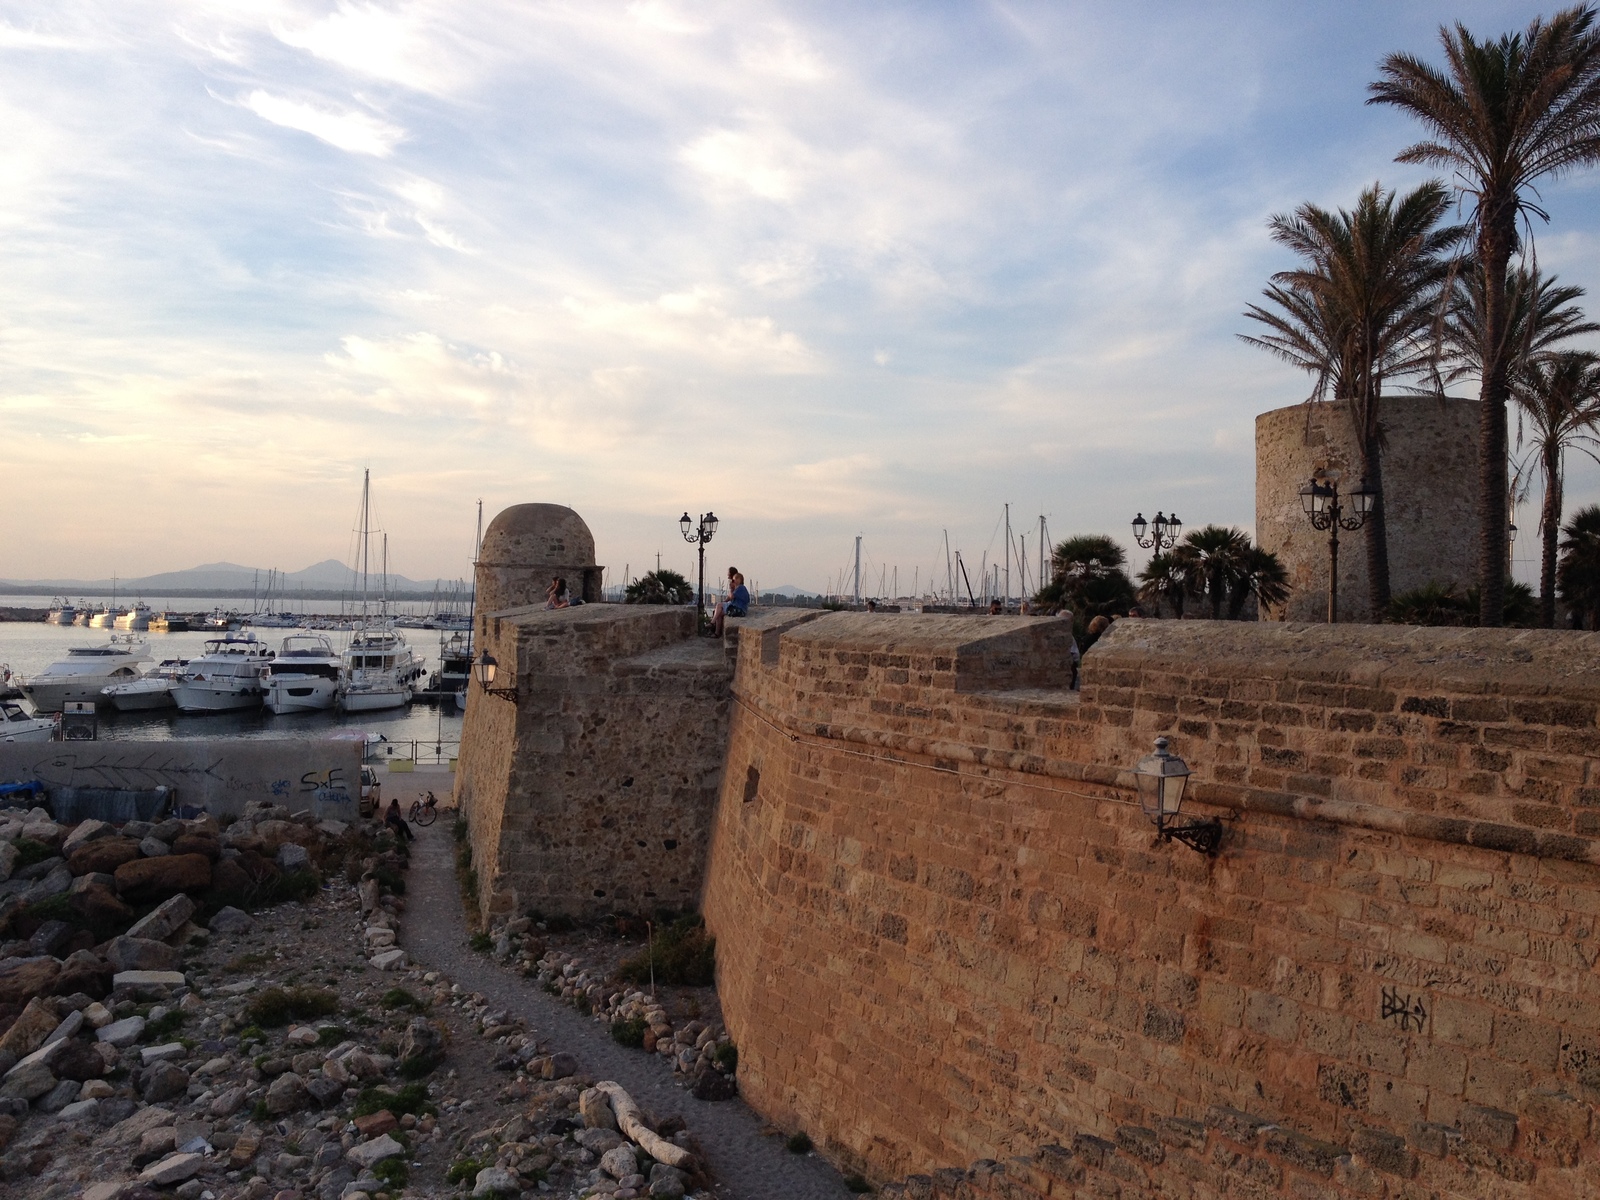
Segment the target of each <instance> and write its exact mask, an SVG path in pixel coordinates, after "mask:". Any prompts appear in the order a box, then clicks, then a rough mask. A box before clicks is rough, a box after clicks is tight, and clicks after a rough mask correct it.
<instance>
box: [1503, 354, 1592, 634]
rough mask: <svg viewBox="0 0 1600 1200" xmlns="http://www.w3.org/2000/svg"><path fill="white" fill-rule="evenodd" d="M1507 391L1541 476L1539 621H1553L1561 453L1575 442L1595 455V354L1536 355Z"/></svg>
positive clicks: (1559, 512) (1547, 626)
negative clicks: (1525, 425) (1523, 420)
mask: <svg viewBox="0 0 1600 1200" xmlns="http://www.w3.org/2000/svg"><path fill="white" fill-rule="evenodd" d="M1511 394H1512V396H1513V397H1514V398H1515V399H1516V402H1517V405H1518V407H1519V408H1520V409H1521V410H1522V412H1523V414H1524V415H1525V416H1526V417H1527V419H1528V422H1529V424H1530V425H1531V426H1532V429H1533V432H1532V436H1531V437H1530V439H1529V440H1530V442H1531V443H1532V447H1531V448H1532V451H1533V453H1534V454H1535V455H1536V456H1537V458H1538V460H1539V467H1540V471H1541V473H1542V474H1543V476H1544V505H1543V508H1542V510H1541V511H1540V514H1539V536H1540V539H1541V541H1542V545H1543V553H1542V554H1541V556H1540V560H1539V623H1540V624H1541V625H1543V626H1544V627H1545V628H1546V629H1549V628H1552V627H1553V626H1554V625H1555V623H1556V538H1557V535H1558V534H1559V532H1560V529H1561V493H1562V484H1563V477H1562V462H1561V460H1562V458H1563V456H1564V454H1565V452H1566V450H1567V449H1568V448H1569V447H1577V448H1578V449H1580V450H1582V451H1583V452H1584V453H1585V454H1587V455H1588V456H1589V457H1590V458H1592V459H1594V460H1595V461H1596V462H1600V455H1597V454H1596V453H1595V448H1596V447H1600V437H1597V436H1596V430H1597V429H1600V355H1595V354H1590V353H1585V352H1583V351H1578V350H1569V351H1566V352H1564V353H1560V354H1551V355H1548V356H1546V357H1542V358H1536V359H1534V360H1533V361H1532V362H1529V363H1526V364H1524V365H1523V367H1522V369H1521V370H1519V371H1518V372H1517V374H1516V375H1515V377H1513V379H1512V384H1511Z"/></svg>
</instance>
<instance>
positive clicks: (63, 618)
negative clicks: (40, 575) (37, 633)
mask: <svg viewBox="0 0 1600 1200" xmlns="http://www.w3.org/2000/svg"><path fill="white" fill-rule="evenodd" d="M77 619H78V610H77V608H75V607H74V606H73V603H72V601H70V600H68V599H66V598H64V597H61V596H57V597H56V598H55V599H54V600H53V601H52V602H51V604H50V612H49V615H47V616H46V617H45V619H44V623H45V624H46V625H71V624H72V623H73V622H74V621H76V620H77Z"/></svg>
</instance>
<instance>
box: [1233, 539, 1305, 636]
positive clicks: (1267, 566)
mask: <svg viewBox="0 0 1600 1200" xmlns="http://www.w3.org/2000/svg"><path fill="white" fill-rule="evenodd" d="M1289 591H1290V588H1289V572H1288V571H1287V570H1285V569H1284V566H1283V563H1282V562H1281V561H1279V559H1278V556H1277V555H1276V554H1274V553H1273V552H1272V551H1271V550H1263V549H1262V548H1261V547H1260V546H1250V547H1248V548H1247V549H1246V550H1245V552H1244V554H1243V555H1242V556H1241V558H1240V561H1239V567H1238V571H1237V573H1236V574H1235V575H1234V577H1233V588H1232V591H1231V592H1230V594H1229V598H1228V618H1229V619H1230V620H1233V621H1237V620H1238V619H1239V618H1240V616H1241V615H1242V614H1243V613H1244V606H1245V604H1246V602H1247V601H1249V599H1250V597H1251V596H1254V597H1255V598H1256V604H1257V606H1258V607H1259V608H1260V610H1261V611H1262V612H1265V611H1266V610H1267V609H1269V608H1275V607H1277V606H1278V605H1280V604H1282V603H1283V602H1284V601H1285V600H1287V599H1288V598H1289Z"/></svg>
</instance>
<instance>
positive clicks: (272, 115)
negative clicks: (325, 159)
mask: <svg viewBox="0 0 1600 1200" xmlns="http://www.w3.org/2000/svg"><path fill="white" fill-rule="evenodd" d="M241 103H242V104H243V105H244V106H245V107H246V108H248V109H249V110H250V111H251V112H253V113H255V114H256V116H258V117H260V118H261V119H262V120H263V121H271V122H272V123H273V124H274V125H282V126H283V127H284V128H285V129H298V130H299V131H300V132H301V133H309V134H310V135H311V136H312V137H314V138H317V139H318V140H320V141H324V142H327V143H328V145H330V146H334V147H336V148H338V149H340V150H347V151H349V152H350V153H351V154H370V155H372V156H373V157H375V158H387V157H388V156H389V155H390V154H391V153H393V151H394V148H395V146H396V145H398V144H399V142H400V141H401V139H402V138H404V137H405V130H404V129H401V128H400V127H399V126H397V125H391V124H389V122H387V121H384V120H381V119H379V118H377V117H374V116H372V115H371V114H370V113H364V112H359V111H355V110H351V109H333V108H328V107H326V106H323V105H319V104H313V103H309V102H307V101H304V100H290V99H288V98H287V97H284V96H274V95H273V94H272V93H271V92H268V91H265V90H263V89H261V88H257V89H256V90H254V91H252V92H251V93H250V94H249V95H247V96H245V97H243V99H242V100H241Z"/></svg>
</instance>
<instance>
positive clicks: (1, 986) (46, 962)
mask: <svg viewBox="0 0 1600 1200" xmlns="http://www.w3.org/2000/svg"><path fill="white" fill-rule="evenodd" d="M60 978H61V962H60V960H58V959H54V958H51V957H50V956H49V955H39V956H37V957H34V958H8V959H5V960H4V961H0V1004H13V1005H17V1004H22V1003H24V1002H25V1001H27V1000H31V999H32V998H33V997H35V996H50V995H54V994H55V986H56V981H57V980H58V979H60Z"/></svg>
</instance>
